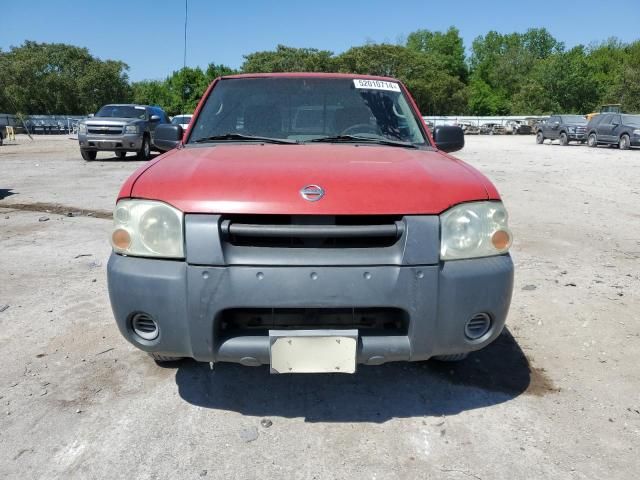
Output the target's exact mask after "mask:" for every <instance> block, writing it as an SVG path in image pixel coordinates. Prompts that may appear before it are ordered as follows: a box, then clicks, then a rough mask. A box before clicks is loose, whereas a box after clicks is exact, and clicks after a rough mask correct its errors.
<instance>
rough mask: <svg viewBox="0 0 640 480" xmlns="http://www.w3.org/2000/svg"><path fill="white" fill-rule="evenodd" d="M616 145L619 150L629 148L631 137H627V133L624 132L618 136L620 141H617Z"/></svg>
mask: <svg viewBox="0 0 640 480" xmlns="http://www.w3.org/2000/svg"><path fill="white" fill-rule="evenodd" d="M618 147H619V148H620V150H629V147H631V139H630V138H629V135H627V134H626V133H625V134H624V135H622V136H621V137H620V143H618Z"/></svg>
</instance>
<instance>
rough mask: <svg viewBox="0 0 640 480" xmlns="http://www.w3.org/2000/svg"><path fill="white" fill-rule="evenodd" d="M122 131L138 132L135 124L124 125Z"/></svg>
mask: <svg viewBox="0 0 640 480" xmlns="http://www.w3.org/2000/svg"><path fill="white" fill-rule="evenodd" d="M124 133H138V126H137V125H127V126H126V127H124Z"/></svg>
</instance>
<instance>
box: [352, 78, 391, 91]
mask: <svg viewBox="0 0 640 480" xmlns="http://www.w3.org/2000/svg"><path fill="white" fill-rule="evenodd" d="M353 84H354V85H355V87H356V88H368V89H370V90H388V91H390V92H399V91H400V85H398V84H397V83H393V82H385V81H384V80H363V79H361V78H355V79H354V80H353Z"/></svg>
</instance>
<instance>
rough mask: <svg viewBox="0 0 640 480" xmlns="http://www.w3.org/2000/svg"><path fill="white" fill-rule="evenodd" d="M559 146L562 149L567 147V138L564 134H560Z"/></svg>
mask: <svg viewBox="0 0 640 480" xmlns="http://www.w3.org/2000/svg"><path fill="white" fill-rule="evenodd" d="M560 145H562V146H563V147H566V146H567V145H569V137H567V134H566V133H564V132H562V133H561V134H560Z"/></svg>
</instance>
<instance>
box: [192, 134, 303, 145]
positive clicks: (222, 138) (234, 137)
mask: <svg viewBox="0 0 640 480" xmlns="http://www.w3.org/2000/svg"><path fill="white" fill-rule="evenodd" d="M226 140H231V141H234V140H235V141H241V142H242V141H247V142H265V143H287V144H291V143H298V142H297V141H296V140H289V139H288V138H271V137H258V136H254V135H242V134H241V133H225V134H223V135H212V136H211V137H204V138H199V139H198V140H194V142H193V143H208V142H220V141H226Z"/></svg>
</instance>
